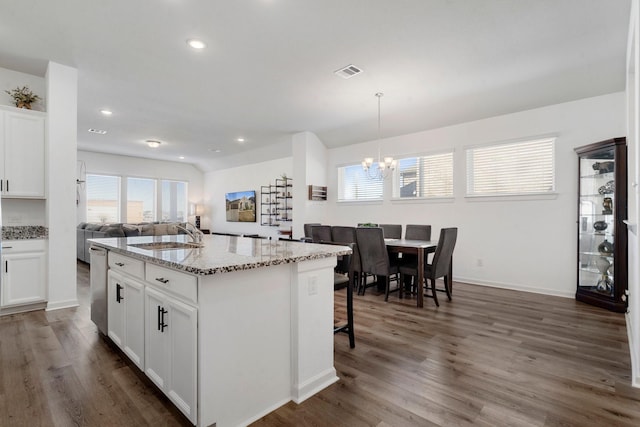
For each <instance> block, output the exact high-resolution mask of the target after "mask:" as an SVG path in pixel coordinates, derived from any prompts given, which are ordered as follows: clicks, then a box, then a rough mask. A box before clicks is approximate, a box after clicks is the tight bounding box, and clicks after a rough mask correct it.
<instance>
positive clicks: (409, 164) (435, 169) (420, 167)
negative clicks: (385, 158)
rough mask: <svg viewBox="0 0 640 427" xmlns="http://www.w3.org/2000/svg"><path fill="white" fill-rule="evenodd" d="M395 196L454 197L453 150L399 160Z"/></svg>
mask: <svg viewBox="0 0 640 427" xmlns="http://www.w3.org/2000/svg"><path fill="white" fill-rule="evenodd" d="M393 189H394V190H393V191H394V194H393V196H394V197H400V198H415V197H453V152H448V153H439V154H431V155H426V156H420V157H407V158H404V159H399V160H398V168H397V169H396V172H395V175H394V186H393Z"/></svg>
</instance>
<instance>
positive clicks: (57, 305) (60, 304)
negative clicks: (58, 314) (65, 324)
mask: <svg viewBox="0 0 640 427" xmlns="http://www.w3.org/2000/svg"><path fill="white" fill-rule="evenodd" d="M79 305H80V304H79V303H78V300H77V299H70V300H67V301H56V302H53V303H52V302H49V303H48V304H47V308H45V311H52V310H61V309H63V308H73V307H77V306H79Z"/></svg>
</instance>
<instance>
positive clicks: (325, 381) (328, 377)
mask: <svg viewBox="0 0 640 427" xmlns="http://www.w3.org/2000/svg"><path fill="white" fill-rule="evenodd" d="M339 379H340V378H338V376H337V375H336V370H335V368H334V367H331V368H330V369H327V370H326V371H324V372H322V373H320V374H318V375H316V376H315V377H313V378H310V379H309V380H307V381H305V382H304V383H302V384H298V385H297V386H294V387H293V388H292V393H291V395H292V398H291V400H293V401H294V402H295V403H298V404H299V403H302V402H304V401H305V400H307V399H308V398H310V397H311V396H313V395H314V394H316V393H318V392H319V391H320V390H324V389H325V388H327V387H329V386H330V385H331V384H333V383H335V382H336V381H338V380H339Z"/></svg>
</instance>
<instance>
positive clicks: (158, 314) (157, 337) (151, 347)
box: [144, 286, 169, 391]
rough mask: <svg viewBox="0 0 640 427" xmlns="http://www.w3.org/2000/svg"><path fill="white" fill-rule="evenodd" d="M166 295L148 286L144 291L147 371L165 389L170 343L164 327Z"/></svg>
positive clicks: (145, 361)
mask: <svg viewBox="0 0 640 427" xmlns="http://www.w3.org/2000/svg"><path fill="white" fill-rule="evenodd" d="M165 298H166V296H165V295H164V294H163V293H161V292H158V291H156V290H155V289H152V288H151V287H149V286H147V287H146V288H145V291H144V312H145V320H146V322H145V328H144V329H145V332H144V344H145V345H144V347H145V350H146V351H145V360H144V366H145V373H146V374H147V376H148V377H149V378H150V379H151V381H153V382H154V383H155V384H156V385H157V386H158V387H160V389H162V390H163V391H165V384H166V381H167V375H168V363H169V356H168V343H169V341H168V340H167V339H165V336H166V333H165V330H166V328H163V327H162V325H163V323H162V320H163V318H164V319H166V320H168V317H167V314H168V313H166V312H164V311H163V310H166V309H165V308H164V307H165Z"/></svg>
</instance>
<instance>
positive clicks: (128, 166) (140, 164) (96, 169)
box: [74, 151, 204, 222]
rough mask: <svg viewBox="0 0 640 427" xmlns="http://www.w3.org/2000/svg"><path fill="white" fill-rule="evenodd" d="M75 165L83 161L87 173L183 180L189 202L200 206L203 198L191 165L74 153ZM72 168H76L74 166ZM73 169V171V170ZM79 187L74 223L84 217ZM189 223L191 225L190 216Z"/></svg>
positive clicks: (199, 177)
mask: <svg viewBox="0 0 640 427" xmlns="http://www.w3.org/2000/svg"><path fill="white" fill-rule="evenodd" d="M78 162H84V165H85V168H86V172H87V173H96V174H105V175H118V176H131V177H139V178H164V179H170V180H176V181H186V182H188V183H189V184H188V192H189V195H188V200H189V202H192V203H201V202H202V201H203V199H204V196H203V194H204V193H203V184H204V174H203V173H202V172H200V171H199V170H198V169H197V168H196V167H195V166H193V165H191V164H188V163H181V162H168V161H162V160H152V159H144V158H141V157H129V156H118V155H114V154H104V153H94V152H90V151H78ZM76 169H78V168H77V167H76ZM76 169H74V171H75V170H76ZM76 174H77V172H76ZM81 188H83V189H82V190H81V192H80V203H79V204H78V207H77V222H84V221H85V220H86V215H87V204H86V202H87V198H86V186H84V187H81ZM190 220H191V221H192V222H193V217H192V218H191V219H190Z"/></svg>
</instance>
